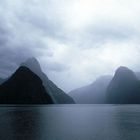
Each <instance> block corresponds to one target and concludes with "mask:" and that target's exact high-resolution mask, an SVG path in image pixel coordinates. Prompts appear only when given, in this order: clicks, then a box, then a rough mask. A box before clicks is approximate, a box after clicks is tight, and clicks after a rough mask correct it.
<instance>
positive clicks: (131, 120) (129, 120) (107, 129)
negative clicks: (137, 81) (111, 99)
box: [0, 105, 140, 140]
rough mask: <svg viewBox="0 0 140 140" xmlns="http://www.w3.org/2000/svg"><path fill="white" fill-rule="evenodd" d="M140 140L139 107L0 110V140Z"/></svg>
mask: <svg viewBox="0 0 140 140" xmlns="http://www.w3.org/2000/svg"><path fill="white" fill-rule="evenodd" d="M139 139H140V105H46V106H45V105H44V106H13V107H12V106H1V107H0V140H139Z"/></svg>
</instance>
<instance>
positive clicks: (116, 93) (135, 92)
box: [106, 66, 140, 104]
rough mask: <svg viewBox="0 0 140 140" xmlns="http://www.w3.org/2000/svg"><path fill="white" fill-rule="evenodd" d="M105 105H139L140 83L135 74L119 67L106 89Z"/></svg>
mask: <svg viewBox="0 0 140 140" xmlns="http://www.w3.org/2000/svg"><path fill="white" fill-rule="evenodd" d="M106 95H107V103H112V104H135V103H140V81H139V80H138V79H137V77H136V75H135V73H134V72H133V71H132V70H130V69H128V68H127V67H123V66H121V67H119V68H118V69H117V70H116V72H115V75H114V77H113V79H112V80H111V82H110V84H109V85H108V87H107V92H106Z"/></svg>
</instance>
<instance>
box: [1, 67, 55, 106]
mask: <svg viewBox="0 0 140 140" xmlns="http://www.w3.org/2000/svg"><path fill="white" fill-rule="evenodd" d="M0 103H1V104H52V103H53V101H52V99H51V97H50V96H49V95H48V94H47V92H46V91H45V88H44V86H43V84H42V81H41V79H40V78H39V77H38V76H37V75H36V74H34V73H33V72H32V71H31V70H30V69H28V68H27V67H23V66H22V67H20V68H19V69H18V70H17V71H16V72H15V73H14V74H13V75H12V76H11V77H10V78H9V79H8V80H7V81H6V82H4V83H3V84H2V85H0Z"/></svg>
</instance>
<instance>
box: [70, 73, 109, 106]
mask: <svg viewBox="0 0 140 140" xmlns="http://www.w3.org/2000/svg"><path fill="white" fill-rule="evenodd" d="M111 79H112V76H108V75H107V76H101V77H99V78H98V79H97V80H96V81H95V82H93V83H92V84H90V85H88V86H85V87H81V88H78V89H75V90H73V91H71V92H70V93H69V94H70V95H71V96H72V97H73V99H74V100H75V102H76V103H79V104H96V103H105V97H106V96H105V93H106V88H107V86H108V84H109V82H110V81H111Z"/></svg>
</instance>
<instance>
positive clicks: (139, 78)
mask: <svg viewBox="0 0 140 140" xmlns="http://www.w3.org/2000/svg"><path fill="white" fill-rule="evenodd" d="M135 75H136V77H137V79H138V80H140V72H135Z"/></svg>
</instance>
